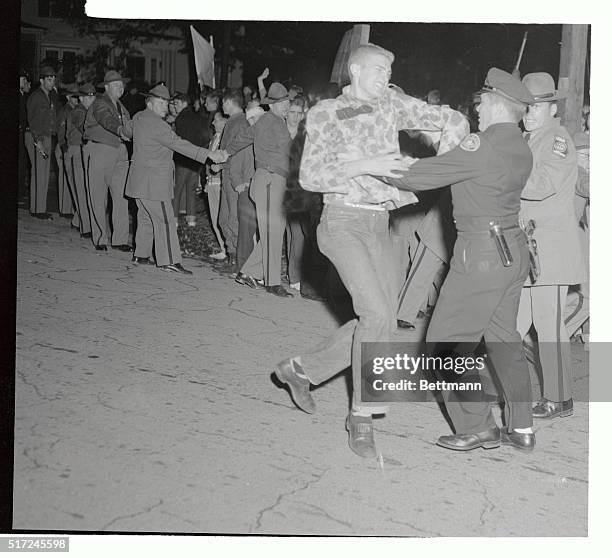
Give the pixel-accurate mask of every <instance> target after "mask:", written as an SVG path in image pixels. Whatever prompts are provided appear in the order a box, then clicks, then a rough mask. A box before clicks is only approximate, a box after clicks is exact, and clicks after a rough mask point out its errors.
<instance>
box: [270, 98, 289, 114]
mask: <svg viewBox="0 0 612 558" xmlns="http://www.w3.org/2000/svg"><path fill="white" fill-rule="evenodd" d="M290 105H291V101H290V100H289V99H285V100H284V101H279V102H278V103H273V104H271V105H270V111H271V112H272V113H273V114H276V116H280V117H281V118H287V114H288V113H289V106H290Z"/></svg>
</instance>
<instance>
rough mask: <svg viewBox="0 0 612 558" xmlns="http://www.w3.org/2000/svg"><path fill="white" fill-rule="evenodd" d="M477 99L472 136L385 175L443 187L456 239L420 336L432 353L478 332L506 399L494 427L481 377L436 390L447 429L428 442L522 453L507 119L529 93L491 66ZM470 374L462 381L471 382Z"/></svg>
mask: <svg viewBox="0 0 612 558" xmlns="http://www.w3.org/2000/svg"><path fill="white" fill-rule="evenodd" d="M481 97H482V99H481V103H480V105H479V107H478V115H479V129H480V133H477V134H469V135H468V136H466V137H465V139H464V140H463V141H462V142H461V143H460V145H459V146H458V147H456V148H455V149H453V150H452V151H449V152H448V153H444V154H442V155H438V156H437V157H429V158H426V159H421V160H418V161H417V162H416V163H414V164H413V165H412V166H411V167H410V170H409V171H407V173H405V176H404V178H402V179H395V178H391V179H389V182H390V183H391V184H394V185H396V186H397V187H398V188H401V189H409V190H414V191H421V190H431V189H436V188H440V187H443V186H448V185H452V186H451V195H452V202H453V217H454V220H455V226H456V229H457V241H456V242H455V245H454V252H453V255H452V258H451V262H450V270H449V272H448V275H447V277H446V280H445V281H444V284H443V285H442V289H441V292H440V297H439V299H438V302H437V304H436V308H435V310H434V313H433V316H432V318H431V321H430V323H429V327H428V330H427V335H426V342H427V345H428V350H429V353H430V354H431V355H432V356H434V357H437V356H446V355H448V354H452V352H451V351H454V350H459V349H457V348H456V345H457V344H459V343H461V344H464V346H467V347H470V346H476V345H478V344H479V343H480V341H481V339H483V338H484V342H485V344H486V347H487V353H488V357H489V358H488V363H490V365H491V372H492V373H494V375H495V376H496V380H497V382H496V384H497V385H499V387H500V389H501V394H502V396H503V398H504V399H505V402H506V407H505V411H506V412H505V420H506V427H505V428H504V429H502V430H501V431H500V429H499V428H498V426H497V425H496V423H495V420H494V418H493V415H492V413H491V409H490V404H489V401H488V400H487V394H491V392H492V390H491V383H490V382H488V383H484V382H483V383H481V390H480V391H473V392H470V396H469V397H468V398H466V397H464V396H463V393H464V392H461V391H452V390H442V391H441V394H442V397H443V398H444V402H445V405H446V410H447V411H448V414H449V416H450V418H451V420H452V422H453V427H454V429H455V434H454V435H450V436H441V437H440V438H439V439H438V445H440V446H442V447H444V448H448V449H452V450H459V451H468V450H473V449H475V448H480V447H482V448H487V449H490V448H495V447H498V446H499V445H500V444H506V445H510V446H513V447H515V448H517V449H520V450H524V451H528V450H533V449H534V446H535V434H534V433H533V430H532V424H533V419H532V416H531V380H530V377H529V370H528V368H527V361H526V359H525V354H524V352H523V348H522V344H521V336H520V335H519V332H517V314H518V313H519V300H520V298H521V290H522V287H523V284H524V283H525V279H526V277H527V274H528V273H529V249H528V246H527V241H526V237H525V233H524V232H523V231H522V230H521V228H520V227H519V211H520V208H521V192H522V191H523V188H524V187H525V184H526V183H527V181H528V179H529V176H530V173H531V169H532V155H531V150H530V149H529V146H528V145H527V142H526V141H525V139H524V138H523V137H522V134H521V131H520V129H519V127H518V125H517V124H518V123H519V122H520V120H521V118H522V117H523V116H524V115H525V112H526V110H527V106H528V105H531V104H532V103H533V101H534V98H533V96H532V94H531V93H530V91H529V89H528V88H527V87H525V86H524V85H523V84H522V83H521V82H520V81H519V80H518V79H517V78H515V77H513V76H512V75H511V74H509V73H507V72H504V71H503V70H499V69H497V68H491V69H490V70H489V72H488V73H487V79H486V82H485V86H484V88H483V90H482V94H481ZM496 239H497V240H496ZM458 356H459V355H458ZM465 356H467V355H461V357H463V358H465ZM470 356H472V355H470ZM437 373H438V378H439V379H440V380H442V381H447V382H449V381H450V382H457V381H458V380H460V379H461V377H460V375H458V374H455V372H454V371H449V372H445V371H442V370H437ZM477 373H478V370H474V371H473V374H472V375H471V377H470V378H469V380H465V379H464V380H463V381H471V382H475V381H476V380H478V379H479V378H478V376H477ZM487 379H488V380H490V378H487ZM487 388H488V389H487Z"/></svg>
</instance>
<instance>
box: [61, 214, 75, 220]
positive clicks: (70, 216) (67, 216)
mask: <svg viewBox="0 0 612 558" xmlns="http://www.w3.org/2000/svg"><path fill="white" fill-rule="evenodd" d="M59 216H60V217H62V218H63V219H72V218H73V217H74V214H73V213H60V214H59Z"/></svg>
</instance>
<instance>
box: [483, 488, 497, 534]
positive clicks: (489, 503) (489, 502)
mask: <svg viewBox="0 0 612 558" xmlns="http://www.w3.org/2000/svg"><path fill="white" fill-rule="evenodd" d="M482 495H483V496H484V499H485V502H486V504H487V505H485V507H484V509H483V510H482V512H481V513H480V525H481V526H482V527H484V525H485V516H486V515H487V514H489V513H491V512H492V511H493V510H494V509H495V507H496V506H495V504H494V503H493V500H491V498H489V493H488V491H487V487H486V486H483V487H482Z"/></svg>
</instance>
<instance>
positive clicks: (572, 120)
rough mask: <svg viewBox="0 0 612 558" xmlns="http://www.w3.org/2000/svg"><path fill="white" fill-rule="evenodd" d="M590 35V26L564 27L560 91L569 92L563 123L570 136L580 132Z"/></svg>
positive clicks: (564, 104)
mask: <svg viewBox="0 0 612 558" xmlns="http://www.w3.org/2000/svg"><path fill="white" fill-rule="evenodd" d="M588 35H589V26H588V25H570V24H564V25H563V33H562V35H561V63H560V65H559V89H562V90H565V91H567V97H566V99H565V101H562V103H563V104H562V107H561V108H562V110H561V123H562V124H563V125H564V126H565V127H566V128H567V130H568V131H569V133H570V134H574V133H576V132H577V131H579V130H580V124H581V118H582V105H583V104H584V71H585V66H586V58H587V39H588Z"/></svg>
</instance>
